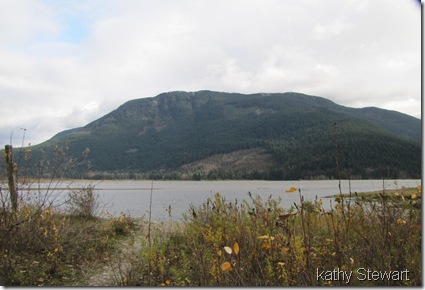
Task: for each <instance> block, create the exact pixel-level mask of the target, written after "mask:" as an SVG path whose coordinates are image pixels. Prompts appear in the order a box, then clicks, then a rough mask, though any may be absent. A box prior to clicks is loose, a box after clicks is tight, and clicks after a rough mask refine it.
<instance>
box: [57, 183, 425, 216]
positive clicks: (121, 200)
mask: <svg viewBox="0 0 425 290" xmlns="http://www.w3.org/2000/svg"><path fill="white" fill-rule="evenodd" d="M89 184H91V185H94V186H95V193H96V194H98V196H99V200H100V203H101V206H100V210H99V214H100V211H101V210H107V211H108V212H109V213H110V214H111V215H114V216H118V215H120V213H121V212H123V213H125V214H128V215H131V216H132V217H142V216H144V217H145V218H148V217H149V199H150V195H151V188H152V181H150V180H107V181H78V180H77V181H73V182H72V183H71V182H68V183H67V182H62V183H61V184H60V185H59V186H57V187H72V188H76V187H81V186H87V185H89ZM420 184H421V180H419V179H418V180H385V181H384V182H383V181H382V180H354V181H351V192H352V193H354V192H355V191H357V192H362V191H374V190H382V189H383V187H384V188H385V189H398V188H402V187H403V186H404V187H417V186H418V185H420ZM292 186H294V187H296V188H300V189H301V194H302V195H303V196H304V199H305V200H314V199H315V198H316V196H317V198H319V199H320V198H322V199H323V204H324V206H326V207H329V201H330V200H332V198H326V196H330V195H334V194H338V193H339V189H338V180H320V181H310V180H309V181H263V180H252V181H234V180H229V181H154V182H153V189H152V219H153V220H157V221H170V220H182V215H183V213H186V212H187V211H188V209H189V206H190V205H191V204H192V205H194V206H199V205H201V204H203V203H205V202H206V201H207V199H208V198H213V197H214V195H215V194H216V193H217V192H219V193H220V194H221V196H223V197H225V198H226V200H227V201H229V202H230V201H231V202H234V201H235V200H236V199H237V201H238V203H240V202H241V201H242V200H247V201H250V199H249V197H248V192H251V193H252V195H253V196H255V195H259V196H261V198H262V199H263V201H265V200H267V198H268V197H269V196H270V195H271V196H272V197H273V198H276V199H277V198H279V197H280V198H281V205H282V207H284V208H290V207H291V206H292V205H293V204H294V202H295V203H297V204H299V203H300V198H299V193H298V191H295V192H292V193H288V192H285V190H288V189H290V188H291V187H292ZM341 190H342V192H343V193H348V192H349V182H348V181H347V180H342V181H341ZM66 193H67V190H57V192H56V193H55V194H54V195H55V196H57V200H58V201H59V200H62V199H63V197H64V196H66ZM170 206H171V215H170V214H169V213H168V212H167V209H168V208H169V207H170Z"/></svg>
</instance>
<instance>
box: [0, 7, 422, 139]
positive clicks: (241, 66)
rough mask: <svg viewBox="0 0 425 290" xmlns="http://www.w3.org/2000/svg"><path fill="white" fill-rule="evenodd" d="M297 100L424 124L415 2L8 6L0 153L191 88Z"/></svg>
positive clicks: (1, 22)
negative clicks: (295, 95)
mask: <svg viewBox="0 0 425 290" xmlns="http://www.w3.org/2000/svg"><path fill="white" fill-rule="evenodd" d="M203 89H208V90H217V91H225V92H240V93H257V92H268V93H274V92H288V91H292V92H300V93H305V94H311V95H316V96H322V97H325V98H328V99H330V100H332V101H334V102H336V103H338V104H341V105H344V106H350V107H367V106H376V107H380V108H385V109H391V110H396V111H400V112H402V113H406V114H409V115H411V116H414V117H417V118H420V117H421V5H420V4H419V1H417V0H344V1H341V0H178V1H177V0H151V1H148V0H134V1H131V0H128V1H127V0H115V1H112V0H99V1H97V0H90V1H88V0H87V1H84V0H75V1H59V0H28V1H16V0H2V3H1V9H0V96H1V106H0V143H1V144H0V145H1V146H2V147H4V145H5V144H8V143H9V142H10V141H9V140H10V137H11V133H12V132H13V136H12V137H13V138H12V139H13V140H12V142H13V144H16V145H18V144H19V145H20V144H21V142H22V137H23V133H24V130H23V129H21V128H26V131H25V133H26V135H25V141H24V142H25V144H27V143H28V142H31V143H32V144H36V143H39V142H42V141H45V140H47V139H49V138H51V137H52V136H53V135H55V134H56V133H58V132H60V131H63V130H65V129H70V128H75V127H80V126H84V125H86V124H88V123H89V122H91V121H94V120H95V119H97V118H99V117H101V116H103V115H105V114H107V113H109V112H110V111H112V110H114V109H116V108H117V107H118V106H119V105H121V104H123V103H124V102H126V101H128V100H131V99H136V98H144V97H153V96H156V95H158V94H160V93H162V92H168V91H176V90H184V91H197V90H203Z"/></svg>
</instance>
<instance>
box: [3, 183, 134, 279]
mask: <svg viewBox="0 0 425 290" xmlns="http://www.w3.org/2000/svg"><path fill="white" fill-rule="evenodd" d="M7 195H8V191H2V190H1V188H0V201H1V204H0V255H1V259H0V285H7V286H70V285H75V284H78V283H80V278H81V275H82V274H83V271H84V268H87V265H89V264H93V263H97V262H99V261H104V259H106V258H107V257H108V255H109V253H110V252H111V251H113V249H114V247H115V245H116V243H115V241H116V240H117V238H120V237H121V236H123V235H127V234H128V233H129V228H130V226H131V221H130V219H128V218H127V217H126V216H121V217H118V218H115V217H111V218H106V219H105V218H98V217H95V216H93V215H92V213H93V211H94V208H95V206H96V205H97V198H96V197H95V195H94V193H93V188H92V187H90V186H89V187H87V188H84V189H82V190H80V191H71V192H70V195H69V200H68V202H69V204H68V205H69V207H68V212H60V211H58V210H56V209H55V208H54V207H52V205H51V203H49V202H48V201H47V199H43V200H41V201H40V200H37V201H36V202H34V198H32V197H30V195H34V193H30V192H28V193H27V198H22V199H21V200H20V203H19V208H18V210H17V211H16V212H14V211H11V209H10V205H9V202H8V196H7ZM36 195H39V193H37V194H36ZM48 195H49V192H48V191H47V193H46V192H44V193H41V196H42V197H44V198H45V197H46V196H48Z"/></svg>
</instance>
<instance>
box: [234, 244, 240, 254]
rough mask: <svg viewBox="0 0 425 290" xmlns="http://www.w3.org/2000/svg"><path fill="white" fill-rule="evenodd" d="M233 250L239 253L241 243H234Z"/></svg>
mask: <svg viewBox="0 0 425 290" xmlns="http://www.w3.org/2000/svg"><path fill="white" fill-rule="evenodd" d="M233 251H234V252H235V255H238V254H239V244H238V243H235V244H234V245H233Z"/></svg>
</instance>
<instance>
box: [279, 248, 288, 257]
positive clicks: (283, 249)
mask: <svg viewBox="0 0 425 290" xmlns="http://www.w3.org/2000/svg"><path fill="white" fill-rule="evenodd" d="M288 250H289V248H288V247H283V248H282V249H281V250H280V251H281V252H282V254H283V255H285V254H286V252H288Z"/></svg>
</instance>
